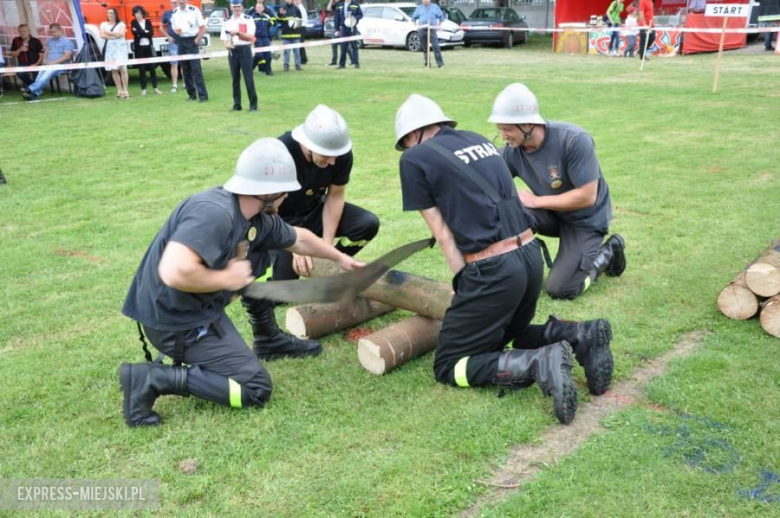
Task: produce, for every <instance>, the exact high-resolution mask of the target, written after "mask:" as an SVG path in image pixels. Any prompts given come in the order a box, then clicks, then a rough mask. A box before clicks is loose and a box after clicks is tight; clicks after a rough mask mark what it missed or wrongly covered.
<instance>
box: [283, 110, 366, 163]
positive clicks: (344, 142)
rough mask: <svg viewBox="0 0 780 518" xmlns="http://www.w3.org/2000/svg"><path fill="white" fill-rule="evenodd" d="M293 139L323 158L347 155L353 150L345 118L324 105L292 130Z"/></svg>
mask: <svg viewBox="0 0 780 518" xmlns="http://www.w3.org/2000/svg"><path fill="white" fill-rule="evenodd" d="M292 138H294V139H295V140H296V141H297V142H299V143H300V144H303V145H304V146H306V147H307V148H308V149H309V150H311V151H313V152H315V153H317V154H319V155H323V156H341V155H346V154H347V153H349V151H350V150H351V149H352V140H351V139H350V138H349V129H347V123H346V122H345V121H344V118H343V117H342V116H341V115H339V113H338V112H337V111H336V110H334V109H332V108H328V107H327V106H325V105H324V104H320V105H318V106H317V107H316V108H314V109H313V110H312V111H311V113H309V115H307V116H306V120H305V121H304V123H303V124H301V125H300V126H296V127H295V129H293V130H292Z"/></svg>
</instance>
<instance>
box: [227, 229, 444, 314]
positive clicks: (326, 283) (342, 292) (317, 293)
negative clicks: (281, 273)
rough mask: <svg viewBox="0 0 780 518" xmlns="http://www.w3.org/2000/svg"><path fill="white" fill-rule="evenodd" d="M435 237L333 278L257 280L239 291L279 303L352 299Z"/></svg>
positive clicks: (398, 249) (254, 297)
mask: <svg viewBox="0 0 780 518" xmlns="http://www.w3.org/2000/svg"><path fill="white" fill-rule="evenodd" d="M435 244H436V239H434V238H432V237H431V238H429V239H421V240H419V241H414V242H413V243H408V244H406V245H403V246H400V247H398V248H396V249H394V250H391V251H390V252H388V253H386V254H385V255H383V256H382V257H380V258H379V259H377V260H375V261H373V262H371V263H369V264H367V265H366V266H364V267H363V268H356V269H355V270H353V271H351V272H344V273H341V274H339V275H334V276H333V277H317V278H314V279H304V280H297V281H271V282H255V283H252V284H250V285H249V286H247V287H245V288H243V289H241V290H240V291H239V293H240V294H241V295H243V296H244V297H248V298H251V299H268V300H275V301H279V302H295V303H299V304H303V303H309V302H349V301H350V300H353V299H354V298H355V297H357V296H358V295H360V293H361V292H363V291H365V290H366V288H368V287H369V286H371V285H372V284H374V283H375V282H376V281H377V280H378V279H379V278H380V277H381V276H382V275H384V274H385V273H387V271H388V270H390V268H392V267H393V266H395V265H396V264H398V263H400V262H401V261H403V260H405V259H407V258H409V257H411V256H412V255H414V254H416V253H417V252H419V251H420V250H422V249H424V248H432V247H433V245H435Z"/></svg>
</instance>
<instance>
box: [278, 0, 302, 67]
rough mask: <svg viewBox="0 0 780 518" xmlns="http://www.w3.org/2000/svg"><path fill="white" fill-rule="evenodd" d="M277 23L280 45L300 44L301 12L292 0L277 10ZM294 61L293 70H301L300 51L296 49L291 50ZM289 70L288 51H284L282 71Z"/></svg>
mask: <svg viewBox="0 0 780 518" xmlns="http://www.w3.org/2000/svg"><path fill="white" fill-rule="evenodd" d="M279 21H280V22H282V24H283V25H282V44H283V45H294V44H296V43H300V42H301V11H300V9H298V8H297V7H296V6H295V4H293V0H286V3H285V4H284V5H283V6H282V7H280V8H279ZM292 52H293V58H294V60H295V70H303V69H302V68H301V51H300V49H298V48H295V49H292ZM289 70H290V49H284V71H285V72H287V71H289Z"/></svg>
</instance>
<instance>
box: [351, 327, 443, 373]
mask: <svg viewBox="0 0 780 518" xmlns="http://www.w3.org/2000/svg"><path fill="white" fill-rule="evenodd" d="M440 330H441V322H439V321H438V320H432V319H430V318H425V317H420V316H415V317H412V318H407V319H406V320H402V321H400V322H398V323H396V324H393V325H392V326H389V327H386V328H384V329H382V330H381V331H377V332H376V333H372V334H370V335H368V336H366V337H363V338H361V339H360V340H359V341H358V359H359V360H360V364H361V365H362V366H363V367H364V368H365V369H366V370H367V371H368V372H370V373H372V374H384V373H386V372H388V371H390V370H391V369H394V368H395V367H398V366H399V365H401V364H403V363H406V362H407V361H409V360H411V359H412V358H416V357H418V356H421V355H423V354H425V353H427V352H428V351H431V350H433V349H434V348H435V347H436V342H437V340H438V338H439V331H440Z"/></svg>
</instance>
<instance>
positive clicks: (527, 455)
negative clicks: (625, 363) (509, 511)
mask: <svg viewBox="0 0 780 518" xmlns="http://www.w3.org/2000/svg"><path fill="white" fill-rule="evenodd" d="M706 336H707V331H704V330H697V331H691V332H690V333H687V334H686V335H685V336H683V337H682V339H681V340H680V341H679V342H677V344H675V346H674V348H673V349H672V350H671V351H669V352H668V353H666V354H664V355H663V356H661V357H660V358H657V359H655V360H652V361H650V362H648V363H647V365H644V366H643V367H640V368H638V369H637V370H636V371H634V374H633V376H632V379H630V380H626V381H622V382H620V383H616V384H614V385H613V386H612V390H609V391H607V393H606V394H604V395H603V396H600V397H593V398H592V400H591V401H590V402H587V403H580V406H579V409H578V410H577V417H576V418H575V419H574V421H573V422H572V423H571V424H570V425H568V426H555V427H553V428H552V429H550V431H548V432H547V433H545V434H544V435H543V436H542V437H541V438H540V440H539V442H538V443H537V444H532V445H524V446H515V447H514V448H512V450H511V451H510V453H509V459H508V460H507V462H506V465H505V466H504V467H503V468H501V469H499V470H498V471H496V472H495V473H494V474H493V476H492V478H491V479H490V480H481V481H479V482H480V483H482V484H484V485H486V486H488V487H490V488H493V490H492V491H489V492H488V493H487V494H486V495H484V496H483V497H482V498H480V499H479V500H478V501H477V502H476V503H475V504H474V505H473V506H472V507H470V508H469V509H467V510H465V511H463V512H462V513H461V514H460V516H463V517H471V516H476V515H478V514H479V512H480V510H481V509H482V508H483V507H484V506H486V505H492V504H495V503H496V502H498V501H499V500H501V499H502V498H505V497H506V496H507V495H508V494H509V493H511V492H512V491H516V490H517V489H518V488H520V487H522V485H523V484H525V483H526V482H528V481H529V480H531V479H532V478H533V477H534V476H535V475H536V473H538V472H539V471H540V470H541V469H543V468H549V467H552V466H554V465H555V464H557V463H558V461H559V460H560V459H561V458H562V457H565V456H566V455H569V454H570V453H573V452H574V451H576V450H577V449H578V448H579V447H580V446H582V445H583V444H584V443H585V442H586V441H587V440H588V439H590V437H591V436H593V435H595V434H597V433H601V432H603V431H605V430H606V428H604V427H603V426H601V422H602V421H603V420H604V418H605V417H607V416H608V415H610V414H612V413H615V412H618V411H620V410H623V409H624V408H626V407H627V406H631V405H643V406H647V407H649V408H653V409H654V410H658V411H665V408H664V407H663V406H661V405H654V404H652V403H645V402H644V389H645V386H646V385H647V383H648V382H649V381H650V380H651V379H653V378H655V377H656V376H659V375H661V374H663V373H664V372H666V370H667V369H668V367H669V363H670V362H671V361H672V360H675V359H677V358H682V357H684V356H687V355H689V354H690V353H691V352H692V351H693V349H694V348H695V347H696V346H697V345H698V344H699V343H701V342H702V341H703V340H704V339H705V338H706Z"/></svg>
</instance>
